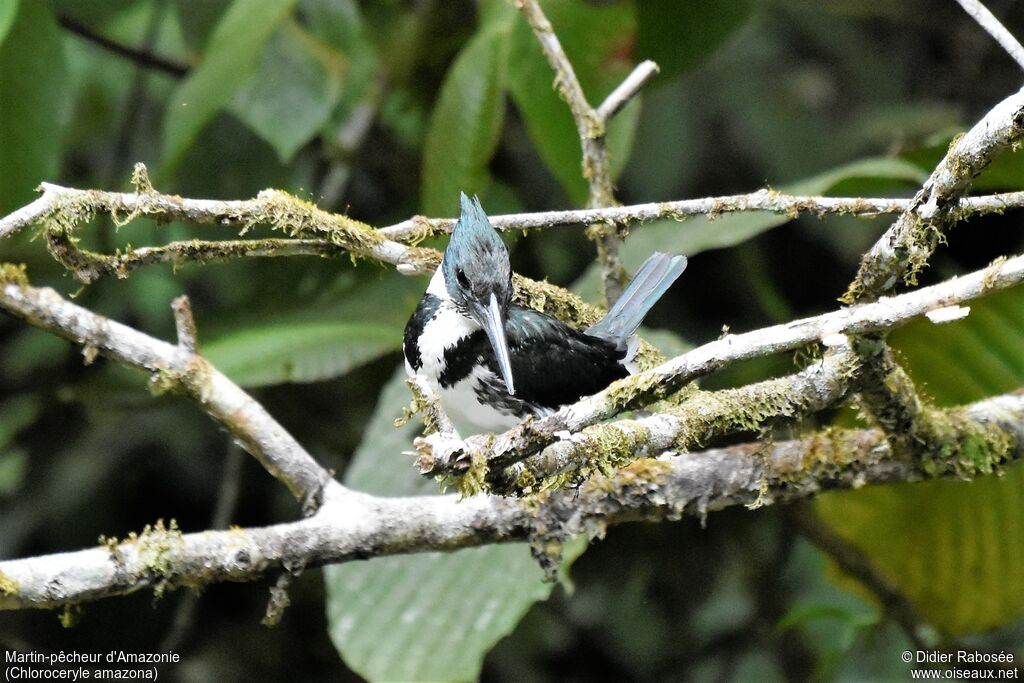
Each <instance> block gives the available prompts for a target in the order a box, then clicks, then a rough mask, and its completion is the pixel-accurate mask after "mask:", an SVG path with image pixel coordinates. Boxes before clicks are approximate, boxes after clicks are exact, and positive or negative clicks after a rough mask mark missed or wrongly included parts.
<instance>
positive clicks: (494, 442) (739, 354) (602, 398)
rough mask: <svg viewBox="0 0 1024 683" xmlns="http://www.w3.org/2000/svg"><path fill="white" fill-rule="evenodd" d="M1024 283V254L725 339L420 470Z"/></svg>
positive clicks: (518, 445)
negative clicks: (756, 361) (729, 369)
mask: <svg viewBox="0 0 1024 683" xmlns="http://www.w3.org/2000/svg"><path fill="white" fill-rule="evenodd" d="M1022 281H1024V256H1015V257H1013V258H1010V259H999V260H997V261H996V262H994V263H993V264H992V265H991V266H989V267H988V268H984V269H982V270H978V271H975V272H973V273H970V274H968V275H964V276H962V277H959V278H954V279H951V280H947V281H946V282H942V283H940V284H937V285H933V286H931V287H924V288H921V289H918V290H916V291H912V292H908V293H906V294H902V295H900V296H896V297H890V298H885V299H883V300H881V301H877V302H874V303H867V304H859V305H856V306H851V307H847V308H842V309H839V310H836V311H833V312H831V313H825V314H823V315H819V316H815V317H812V318H804V319H802V320H795V321H793V322H789V323H784V324H782V325H774V326H771V327H765V328H762V329H759V330H754V331H752V332H746V333H743V334H735V335H734V334H729V335H726V336H725V337H723V338H721V339H718V340H716V341H713V342H710V343H707V344H704V345H703V346H700V347H698V348H696V349H694V350H692V351H690V352H688V353H685V354H683V355H681V356H677V357H675V358H672V359H671V360H668V361H666V362H664V363H662V364H660V365H658V366H656V367H654V368H652V369H650V370H647V371H644V372H641V373H639V374H637V375H633V376H630V377H627V378H625V379H622V380H619V381H617V382H613V383H612V384H611V385H610V386H609V387H608V388H606V389H604V390H603V391H601V392H598V393H597V394H594V395H593V396H590V397H587V398H584V399H582V400H580V401H579V402H578V403H575V404H573V405H571V406H566V407H564V408H562V409H561V410H559V411H557V412H555V413H554V414H552V415H550V416H548V417H544V418H540V419H536V420H527V421H526V422H524V423H522V424H520V425H519V426H517V427H514V428H512V429H510V430H509V431H507V432H505V433H503V434H500V435H497V436H496V437H495V436H492V435H484V436H474V437H470V438H468V439H466V440H464V441H460V440H445V441H444V442H442V443H438V444H433V443H429V442H425V443H421V444H420V459H419V461H418V462H419V466H420V469H421V471H422V472H423V473H424V474H427V475H431V476H435V475H442V476H446V477H450V476H457V475H458V474H459V473H460V472H464V471H466V470H467V469H468V467H469V464H470V454H473V453H476V454H483V457H484V458H485V460H486V462H487V464H488V468H489V469H490V470H497V469H502V468H505V467H509V466H511V465H512V464H514V463H516V462H519V461H522V460H524V459H525V458H527V457H529V456H531V455H533V454H535V453H538V452H540V451H541V450H543V449H544V448H546V447H548V446H550V445H551V444H553V443H555V442H557V441H558V440H559V439H560V435H562V434H564V433H566V432H568V433H570V434H575V433H577V432H579V431H581V430H583V429H584V428H586V427H589V426H590V425H594V424H596V423H598V422H600V421H602V420H606V419H608V418H610V417H613V416H614V415H616V414H618V413H620V412H622V411H624V410H629V409H633V408H637V407H640V406H642V405H645V404H647V403H650V402H653V401H657V400H661V399H664V398H666V397H668V396H669V395H671V394H672V393H674V392H675V391H678V390H679V389H681V388H682V387H683V386H684V385H686V384H687V383H689V382H691V381H693V380H694V379H697V378H699V377H702V376H704V375H707V374H709V373H711V372H714V371H715V370H718V369H720V368H721V367H723V366H725V365H727V364H729V363H734V362H736V361H740V360H745V359H748V358H755V357H759V356H767V355H771V354H773V353H779V352H784V351H793V350H796V349H799V348H801V347H803V346H806V345H807V344H811V343H816V342H818V341H820V340H822V339H825V338H828V337H829V336H831V335H835V334H844V335H857V334H866V333H870V332H883V331H888V330H892V329H895V328H897V327H899V326H901V325H904V324H906V323H908V322H909V321H911V320H912V319H914V318H916V317H918V316H920V315H924V314H927V313H929V312H931V311H934V310H936V309H945V308H948V307H950V306H953V305H955V304H958V303H961V302H964V301H969V300H971V299H974V298H977V297H980V296H983V295H985V294H987V293H989V292H992V291H996V290H1000V289H1004V288H1006V287H1011V286H1014V285H1017V284H1019V283H1021V282H1022Z"/></svg>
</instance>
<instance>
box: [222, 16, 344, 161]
mask: <svg viewBox="0 0 1024 683" xmlns="http://www.w3.org/2000/svg"><path fill="white" fill-rule="evenodd" d="M314 52H315V53H316V54H314ZM344 73H345V64H344V61H343V57H342V56H341V55H339V54H337V53H334V52H333V51H332V50H330V49H328V48H327V47H326V46H324V45H322V44H319V43H318V41H316V40H315V39H314V38H313V37H312V36H310V35H308V34H306V33H305V32H304V31H303V30H302V29H301V28H299V26H297V25H296V24H289V23H286V24H285V25H283V26H281V28H279V29H278V30H277V32H276V33H275V34H274V36H273V38H271V40H270V42H269V43H268V45H267V47H266V49H265V50H264V51H263V54H262V56H261V57H260V66H259V70H258V71H257V72H256V75H255V77H254V78H253V79H252V80H251V81H250V82H249V83H248V84H246V85H245V86H244V87H243V88H242V89H241V90H239V91H238V92H237V93H236V94H235V99H234V100H233V101H232V103H231V113H233V114H234V115H235V116H237V117H238V118H240V119H241V120H242V121H244V122H245V124H246V125H247V126H249V128H251V129H252V130H253V132H255V133H256V134H257V135H259V136H260V137H261V138H263V139H264V140H266V141H267V142H268V143H269V144H270V145H271V146H272V147H273V148H274V150H275V151H276V152H277V156H278V157H279V158H280V159H281V162H282V163H288V162H290V161H291V160H292V158H293V157H294V156H295V153H296V152H298V151H299V149H300V148H301V147H302V146H303V145H305V144H306V143H307V142H309V141H310V140H312V139H313V137H314V136H315V135H316V134H317V132H318V131H319V130H320V128H321V127H322V126H323V125H324V123H326V122H327V120H328V118H329V117H330V115H331V112H332V111H333V109H334V106H335V105H336V104H337V102H338V99H339V98H340V96H341V84H342V80H343V76H344Z"/></svg>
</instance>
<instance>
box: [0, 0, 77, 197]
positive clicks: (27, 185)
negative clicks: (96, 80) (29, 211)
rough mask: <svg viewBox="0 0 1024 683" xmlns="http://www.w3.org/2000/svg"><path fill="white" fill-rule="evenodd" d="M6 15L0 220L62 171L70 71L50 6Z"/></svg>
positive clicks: (0, 88) (0, 73)
mask: <svg viewBox="0 0 1024 683" xmlns="http://www.w3.org/2000/svg"><path fill="white" fill-rule="evenodd" d="M11 4H12V3H10V0H6V2H4V3H0V5H8V7H7V8H6V9H4V10H2V11H0V14H3V15H4V16H5V17H6V19H7V21H8V22H10V21H11V18H12V12H15V11H16V12H17V16H14V17H13V23H9V24H8V30H7V38H6V40H4V41H3V43H2V44H0V215H3V214H6V213H7V212H9V211H12V210H14V209H16V208H18V206H20V205H22V204H24V203H26V202H27V201H29V200H30V199H31V198H32V190H33V189H34V188H35V187H36V186H37V185H39V183H40V182H41V181H43V180H47V179H50V180H52V179H54V176H55V175H56V173H57V171H58V170H59V168H60V155H61V145H62V142H63V137H64V130H65V126H66V123H67V114H68V113H69V109H68V103H69V101H70V97H69V87H68V85H69V84H68V80H69V79H68V66H67V58H66V55H65V53H64V45H63V43H62V42H61V36H60V31H59V29H58V28H57V24H56V22H55V21H54V19H53V13H52V10H51V9H50V6H49V4H48V3H45V2H22V3H19V4H17V6H16V7H14V8H12V7H11V6H10V5H11Z"/></svg>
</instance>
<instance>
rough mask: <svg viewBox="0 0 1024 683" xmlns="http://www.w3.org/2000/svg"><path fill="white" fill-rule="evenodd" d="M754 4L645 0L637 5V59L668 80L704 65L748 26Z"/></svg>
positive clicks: (744, 0)
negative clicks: (653, 64) (658, 69)
mask: <svg viewBox="0 0 1024 683" xmlns="http://www.w3.org/2000/svg"><path fill="white" fill-rule="evenodd" d="M753 8H754V2H753V0H730V2H707V0H642V1H641V2H638V3H637V6H636V16H637V25H638V32H637V45H636V55H637V57H639V58H641V59H653V60H654V61H655V62H657V63H658V66H659V67H661V72H662V74H663V75H665V76H672V75H676V74H679V73H682V72H683V71H686V70H687V69H689V68H692V67H693V66H695V65H697V64H698V63H700V61H701V60H702V59H704V58H705V57H707V56H708V55H709V54H711V53H712V52H713V51H714V50H715V49H716V48H718V47H719V46H720V45H721V44H722V43H723V42H725V40H726V39H727V38H728V37H729V36H731V35H732V34H733V32H734V31H736V29H738V28H739V27H740V26H742V25H743V24H744V22H746V20H747V18H748V17H749V16H750V14H751V10H753Z"/></svg>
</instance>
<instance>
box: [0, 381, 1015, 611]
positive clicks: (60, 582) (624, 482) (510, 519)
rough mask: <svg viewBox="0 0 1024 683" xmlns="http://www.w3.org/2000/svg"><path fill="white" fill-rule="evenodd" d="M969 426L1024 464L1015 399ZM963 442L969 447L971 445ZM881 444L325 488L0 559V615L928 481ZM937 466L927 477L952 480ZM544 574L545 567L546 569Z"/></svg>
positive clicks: (864, 435) (829, 439)
mask: <svg viewBox="0 0 1024 683" xmlns="http://www.w3.org/2000/svg"><path fill="white" fill-rule="evenodd" d="M956 412H957V414H958V415H959V416H960V419H961V420H963V421H964V422H965V424H966V423H971V424H976V425H979V426H984V427H986V428H989V429H998V430H1005V431H1006V433H1008V434H1010V435H1011V436H1012V437H1013V439H1012V447H1009V448H1006V449H1004V450H1002V451H1000V452H999V453H998V454H995V453H993V454H991V457H992V463H993V465H994V466H1000V464H1001V463H1005V462H1007V461H1008V460H1011V459H1019V458H1021V457H1022V455H1024V396H1022V395H1020V394H1008V395H1004V396H999V397H996V398H992V399H988V400H986V401H981V402H979V403H976V404H973V405H971V406H968V407H966V408H962V409H957V410H956ZM966 438H970V439H972V444H973V447H974V448H977V436H976V435H973V434H972V435H971V436H970V437H966ZM890 456H891V451H890V449H889V447H888V445H887V444H886V442H885V439H884V436H883V435H882V434H881V433H880V432H878V431H875V430H850V431H841V430H836V431H833V432H829V433H825V434H818V435H815V436H812V437H809V438H807V439H803V440H797V441H784V442H779V443H775V444H773V445H771V446H770V447H768V448H767V449H766V448H765V447H764V446H763V445H762V444H743V445H739V446H731V447H728V448H721V449H714V450H709V451H704V452H700V453H687V454H684V455H680V456H677V457H670V456H666V457H662V458H660V459H658V460H642V461H638V462H636V463H633V464H632V465H631V466H629V467H626V468H624V469H622V470H618V471H617V472H615V473H613V474H612V475H611V476H609V477H605V476H600V475H599V476H596V477H594V478H593V479H592V480H590V481H589V482H587V483H586V484H584V485H583V486H582V487H580V488H579V489H578V490H572V491H555V492H549V493H546V494H538V495H536V496H533V497H531V498H529V499H525V500H517V499H510V498H501V497H498V496H489V495H480V496H474V497H472V498H468V499H463V500H461V501H460V500H459V499H458V497H457V496H428V497H408V498H378V497H374V496H369V495H366V494H362V493H358V492H355V491H347V490H343V489H341V486H340V485H339V484H337V482H334V481H333V480H332V481H330V482H328V485H327V487H326V491H325V502H324V505H323V506H322V507H321V508H320V509H319V510H318V511H317V513H316V514H314V515H313V516H312V517H309V518H307V519H303V520H300V521H297V522H290V523H287V524H278V525H275V526H271V527H264V528H252V529H234V530H231V531H204V532H201V533H195V534H181V533H180V532H177V531H175V530H167V529H163V528H161V527H159V526H158V527H157V528H156V529H150V530H149V531H147V532H145V533H143V534H142V535H140V536H138V537H135V538H132V539H129V540H128V541H125V542H122V543H110V544H108V545H104V546H100V547H98V548H91V549H86V550H80V551H76V552H70V553H61V554H56V555H46V556H42V557H34V558H27V559H20V560H8V561H0V609H24V608H31V607H43V608H53V607H57V606H60V605H67V604H76V603H80V602H86V601H90V600H96V599H99V598H102V597H108V596H113V595H122V594H125V593H130V592H133V591H136V590H139V589H140V588H146V587H153V588H154V589H155V590H157V591H158V592H162V591H164V590H166V589H170V588H174V587H177V586H182V585H188V586H192V587H195V586H201V585H204V584H207V583H213V582H218V581H250V580H254V579H256V578H259V577H261V576H263V575H265V574H267V573H268V572H271V571H274V570H278V569H282V568H288V567H297V566H302V567H316V566H321V565H323V564H327V563H335V562H346V561H350V560H354V559H365V558H368V557H375V556H380V555H392V554H396V553H411V552H426V551H436V550H442V551H448V550H455V549H458V548H463V547H468V546H475V545H483V544H487V543H494V542H500V541H517V540H524V539H530V540H531V541H532V542H533V543H545V544H546V543H550V542H555V543H557V542H560V541H564V540H565V539H567V538H569V537H572V536H575V535H578V534H580V533H589V534H592V535H593V534H597V533H599V532H600V531H601V530H603V529H604V528H605V527H606V526H607V525H609V524H616V523H620V522H629V521H637V520H646V521H658V520H665V519H677V518H678V517H679V516H680V515H681V514H691V515H697V516H700V517H703V516H704V515H706V514H707V513H708V512H711V511H715V510H720V509H723V508H726V507H730V506H734V505H742V504H746V503H750V502H752V501H755V500H758V499H762V501H763V502H764V503H768V504H770V503H773V502H779V501H788V500H796V499H800V498H806V497H809V496H813V495H815V494H816V493H817V492H819V491H821V490H823V489H829V490H832V489H840V488H852V487H855V486H856V487H859V486H863V485H865V484H872V483H887V482H894V481H914V480H918V479H922V478H926V477H927V476H929V474H928V473H926V472H923V471H922V470H921V468H919V467H918V466H916V465H915V464H914V463H909V462H905V461H894V460H892V459H891V457H890ZM951 472H952V470H951V469H942V470H939V471H936V472H934V473H932V474H934V475H938V474H950V473H951ZM548 569H551V567H550V566H549V567H548Z"/></svg>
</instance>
